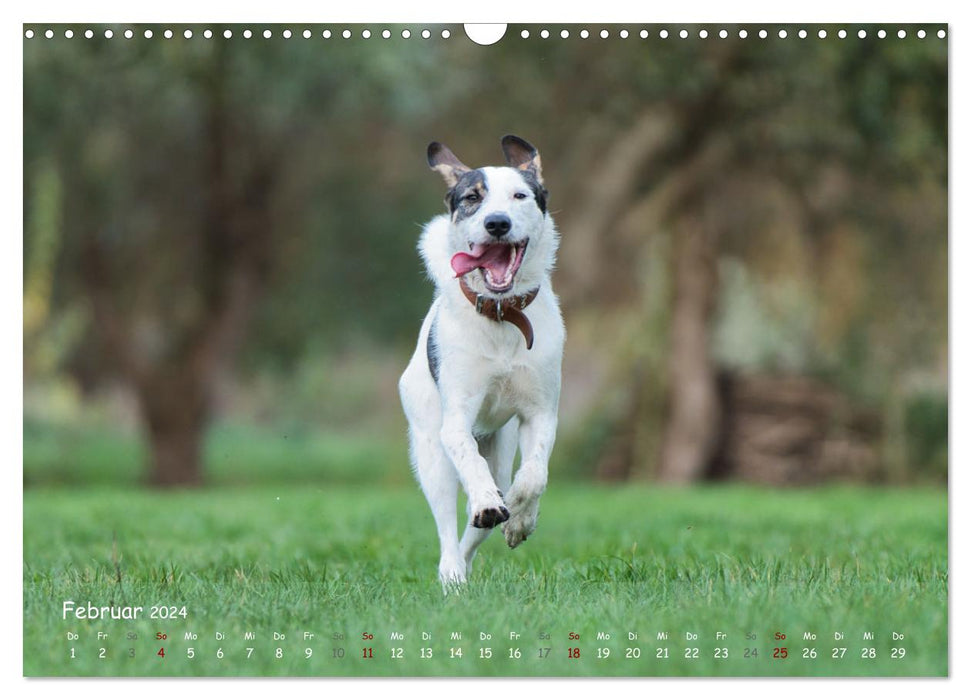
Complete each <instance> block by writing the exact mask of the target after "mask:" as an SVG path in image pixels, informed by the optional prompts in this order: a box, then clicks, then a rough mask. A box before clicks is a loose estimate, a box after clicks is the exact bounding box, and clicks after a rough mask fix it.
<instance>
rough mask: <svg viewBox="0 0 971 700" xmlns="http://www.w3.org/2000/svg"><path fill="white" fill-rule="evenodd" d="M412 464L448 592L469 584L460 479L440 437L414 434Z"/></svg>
mask: <svg viewBox="0 0 971 700" xmlns="http://www.w3.org/2000/svg"><path fill="white" fill-rule="evenodd" d="M410 438H411V452H412V461H413V463H414V465H415V471H416V472H417V475H418V482H419V483H420V484H421V490H422V491H423V492H424V494H425V498H426V499H428V505H429V506H431V510H432V515H433V516H434V518H435V526H436V528H438V540H439V543H440V544H441V558H440V560H439V562H438V577H439V579H441V581H442V585H443V586H445V587H446V588H447V587H448V586H450V585H454V584H458V583H464V582H465V559H464V558H463V557H462V556H461V554H460V553H459V539H458V523H457V522H456V518H457V511H458V505H457V501H458V485H459V482H458V475H457V474H456V473H455V469H454V467H452V463H451V462H450V461H449V459H448V457H447V456H446V454H445V452H444V450H443V449H442V444H441V442H440V441H439V439H438V435H434V436H426V435H422V434H420V433H418V432H416V431H414V430H412V431H410Z"/></svg>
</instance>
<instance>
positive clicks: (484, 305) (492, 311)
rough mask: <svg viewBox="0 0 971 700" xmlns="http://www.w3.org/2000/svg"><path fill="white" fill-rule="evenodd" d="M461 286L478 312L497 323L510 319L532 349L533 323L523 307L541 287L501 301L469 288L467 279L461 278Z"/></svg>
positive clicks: (531, 300)
mask: <svg viewBox="0 0 971 700" xmlns="http://www.w3.org/2000/svg"><path fill="white" fill-rule="evenodd" d="M459 286H460V287H461V288H462V294H464V295H465V298H466V299H468V300H469V303H470V304H472V306H474V307H475V310H476V312H478V313H479V314H480V315H481V316H485V317H486V318H488V319H490V320H492V321H496V322H497V323H502V322H503V321H508V322H509V323H511V324H512V325H514V326H516V328H518V329H519V332H520V333H522V334H523V337H524V338H525V339H526V349H527V350H531V349H532V347H533V324H531V323H530V322H529V319H528V318H526V314H524V313H523V309H525V308H526V307H527V306H529V305H530V304H532V303H533V299H535V298H536V295H537V294H539V287H537V288H536V289H534V290H532V291H531V292H526V293H525V294H520V295H519V296H515V297H506V298H505V299H503V300H502V301H501V302H499V300H498V299H495V298H493V297H487V296H484V295H482V294H476V293H475V292H473V291H472V290H471V289H469V285H467V284H466V283H465V279H459ZM497 302H499V303H497Z"/></svg>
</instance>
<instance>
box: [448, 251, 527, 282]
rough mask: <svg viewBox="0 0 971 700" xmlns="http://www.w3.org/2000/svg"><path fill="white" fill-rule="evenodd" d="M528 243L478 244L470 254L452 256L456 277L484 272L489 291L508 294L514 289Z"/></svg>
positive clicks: (483, 275)
mask: <svg viewBox="0 0 971 700" xmlns="http://www.w3.org/2000/svg"><path fill="white" fill-rule="evenodd" d="M527 243H529V241H528V240H526V241H522V242H521V243H516V244H509V243H492V244H489V245H483V244H481V243H476V244H475V245H473V246H472V249H471V250H470V251H469V252H468V253H456V254H455V255H453V256H452V269H453V270H455V276H456V277H461V276H462V275H467V274H468V273H470V272H472V271H473V270H482V277H483V279H484V280H485V283H486V287H488V288H489V291H491V292H496V293H501V292H508V291H509V290H510V289H512V283H513V280H514V279H515V278H516V273H517V272H519V266H520V265H522V264H523V254H524V253H525V252H526V244H527Z"/></svg>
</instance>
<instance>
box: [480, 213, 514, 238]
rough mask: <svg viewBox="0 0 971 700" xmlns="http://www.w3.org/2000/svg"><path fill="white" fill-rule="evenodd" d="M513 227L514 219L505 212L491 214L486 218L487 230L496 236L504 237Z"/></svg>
mask: <svg viewBox="0 0 971 700" xmlns="http://www.w3.org/2000/svg"><path fill="white" fill-rule="evenodd" d="M511 228H512V221H511V220H510V219H509V217H508V216H506V215H505V214H489V216H487V217H486V219H485V230H486V231H488V232H489V234H490V235H493V236H495V237H496V238H502V237H503V236H505V235H506V234H507V233H509V229H511Z"/></svg>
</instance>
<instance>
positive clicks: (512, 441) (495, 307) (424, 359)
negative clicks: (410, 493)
mask: <svg viewBox="0 0 971 700" xmlns="http://www.w3.org/2000/svg"><path fill="white" fill-rule="evenodd" d="M502 150H503V152H504V153H505V156H506V161H507V163H508V167H485V168H479V169H475V170H474V169H472V168H469V167H468V166H466V165H464V164H463V163H462V162H461V161H459V159H458V158H456V157H455V155H454V154H453V153H452V152H451V151H450V150H449V149H448V148H447V147H445V146H444V145H442V144H440V143H432V144H431V145H429V147H428V164H429V165H430V166H431V167H432V169H433V170H437V171H438V172H439V173H440V174H441V175H442V177H444V178H445V184H446V185H447V186H448V188H449V189H448V192H447V194H446V196H445V202H446V204H447V206H448V213H447V214H442V215H440V216H437V217H435V218H434V219H432V220H431V221H430V222H429V223H428V224H427V225H426V226H425V228H424V232H423V233H422V236H421V241H420V243H419V251H420V253H421V256H422V258H423V260H424V262H425V266H426V268H427V269H428V274H429V276H430V277H431V279H432V280H433V281H434V283H435V288H436V294H435V300H434V302H433V303H432V306H431V309H430V310H429V312H428V315H427V316H426V317H425V320H424V322H423V323H422V326H421V331H420V333H419V335H418V347H417V349H416V350H415V354H414V355H413V356H412V358H411V362H410V363H409V364H408V367H407V369H405V371H404V374H403V375H402V377H401V381H400V383H399V389H400V392H401V402H402V404H403V406H404V410H405V414H406V416H407V417H408V423H409V437H410V442H411V460H412V465H413V466H414V469H415V472H416V473H417V475H418V480H419V481H420V483H421V487H422V490H423V491H424V493H425V496H426V497H427V499H428V503H429V505H430V506H431V509H432V514H433V515H434V517H435V524H436V526H437V527H438V537H439V540H440V542H441V560H440V561H439V565H438V573H439V577H440V579H441V581H442V583H443V585H446V586H448V585H449V584H454V583H461V582H464V581H465V580H466V576H467V575H468V573H469V570H470V566H471V563H472V558H473V557H474V556H475V551H476V549H477V548H478V546H479V545H480V544H482V542H483V540H485V538H486V537H488V535H489V533H490V532H491V530H492V528H493V527H495V526H496V525H499V524H500V523H501V524H502V530H503V534H504V535H505V537H506V542H507V543H508V544H509V546H510V547H516V546H518V545H519V544H520V543H521V542H524V541H525V540H526V537H527V536H528V535H530V534H532V532H533V530H535V529H536V518H537V516H538V514H539V499H540V496H541V495H542V493H543V491H544V489H545V488H546V478H547V464H548V462H549V458H550V452H551V451H552V449H553V442H554V440H555V437H556V422H557V406H558V403H559V396H560V365H561V363H562V356H563V341H564V336H565V331H564V327H563V319H562V317H561V315H560V308H559V304H558V303H557V299H556V295H555V294H553V288H552V286H551V284H550V274H551V272H552V269H553V264H554V260H555V257H556V249H557V246H558V244H559V235H558V234H557V232H556V228H555V227H554V225H553V220H552V218H551V217H550V215H549V212H548V211H547V206H546V198H547V192H546V189H545V188H544V187H543V176H542V172H541V169H540V157H539V153H537V151H536V149H535V148H533V147H532V146H531V145H530V144H528V143H527V142H526V141H524V140H522V139H520V138H518V137H516V136H506V137H504V138H503V139H502ZM517 447H518V448H519V452H520V455H521V460H520V461H521V464H520V467H519V469H518V470H517V472H516V475H515V479H513V461H514V459H515V456H516V448H517ZM460 483H461V485H462V487H463V489H465V493H466V494H467V496H468V523H467V525H466V529H465V533H464V534H463V535H462V539H461V541H459V537H458V530H457V524H456V503H457V497H458V485H459V484H460Z"/></svg>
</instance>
